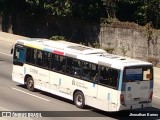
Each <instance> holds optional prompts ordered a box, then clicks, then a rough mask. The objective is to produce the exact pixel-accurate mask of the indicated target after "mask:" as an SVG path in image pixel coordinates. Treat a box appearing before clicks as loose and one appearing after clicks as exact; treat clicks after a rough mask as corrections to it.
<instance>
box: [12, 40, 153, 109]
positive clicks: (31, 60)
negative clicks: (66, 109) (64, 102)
mask: <svg viewBox="0 0 160 120" xmlns="http://www.w3.org/2000/svg"><path fill="white" fill-rule="evenodd" d="M12 79H13V81H16V82H18V83H21V84H24V85H26V87H27V89H28V90H30V91H34V89H40V90H42V91H46V92H49V93H52V94H54V95H58V96H61V97H63V98H66V99H69V100H72V101H74V103H75V105H76V106H77V107H79V108H83V107H84V106H85V105H88V106H91V107H94V108H97V109H100V110H104V111H120V110H129V109H137V108H144V107H150V106H151V104H152V95H153V66H152V64H151V63H148V62H143V61H139V60H135V59H131V58H127V57H122V56H118V55H113V54H109V53H107V52H106V51H104V50H102V49H96V48H92V47H87V46H84V45H80V44H75V43H71V42H66V41H51V40H47V39H38V38H37V39H36V38H27V39H21V40H18V41H17V42H16V44H15V47H14V54H13V72H12Z"/></svg>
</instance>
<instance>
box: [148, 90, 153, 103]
mask: <svg viewBox="0 0 160 120" xmlns="http://www.w3.org/2000/svg"><path fill="white" fill-rule="evenodd" d="M152 96H153V91H152V92H151V93H150V96H149V100H148V102H151V101H152Z"/></svg>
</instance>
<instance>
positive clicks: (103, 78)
mask: <svg viewBox="0 0 160 120" xmlns="http://www.w3.org/2000/svg"><path fill="white" fill-rule="evenodd" d="M107 78H108V70H107V68H106V67H101V70H100V77H99V82H100V83H101V84H104V85H108V79H107Z"/></svg>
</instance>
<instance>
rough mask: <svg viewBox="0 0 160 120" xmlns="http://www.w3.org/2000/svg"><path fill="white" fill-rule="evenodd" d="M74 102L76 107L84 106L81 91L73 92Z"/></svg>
mask: <svg viewBox="0 0 160 120" xmlns="http://www.w3.org/2000/svg"><path fill="white" fill-rule="evenodd" d="M74 104H75V105H76V106H77V107H78V108H84V105H85V99H84V95H83V93H82V92H80V91H77V92H76V93H75V94H74Z"/></svg>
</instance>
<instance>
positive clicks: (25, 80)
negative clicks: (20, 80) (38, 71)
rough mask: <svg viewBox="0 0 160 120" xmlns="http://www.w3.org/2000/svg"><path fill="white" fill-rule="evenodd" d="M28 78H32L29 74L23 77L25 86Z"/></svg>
mask: <svg viewBox="0 0 160 120" xmlns="http://www.w3.org/2000/svg"><path fill="white" fill-rule="evenodd" d="M28 77H32V76H31V75H30V74H26V75H25V77H24V84H26V82H27V78H28ZM32 78H33V77H32Z"/></svg>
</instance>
